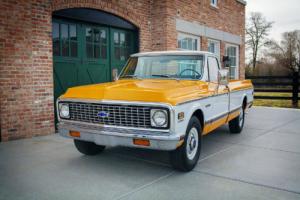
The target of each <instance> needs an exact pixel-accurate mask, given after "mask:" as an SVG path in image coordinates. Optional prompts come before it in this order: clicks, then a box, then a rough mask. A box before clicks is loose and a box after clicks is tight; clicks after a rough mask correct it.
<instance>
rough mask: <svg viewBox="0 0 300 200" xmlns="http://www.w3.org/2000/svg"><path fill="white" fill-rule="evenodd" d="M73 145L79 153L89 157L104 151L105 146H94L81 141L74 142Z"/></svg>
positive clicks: (91, 143)
mask: <svg viewBox="0 0 300 200" xmlns="http://www.w3.org/2000/svg"><path fill="white" fill-rule="evenodd" d="M74 144H75V147H76V149H77V150H78V151H79V152H80V153H82V154H84V155H89V156H93V155H97V154H99V153H101V152H102V151H103V150H104V149H105V146H101V145H96V144H95V143H93V142H86V141H82V140H74Z"/></svg>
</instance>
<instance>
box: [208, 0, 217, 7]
mask: <svg viewBox="0 0 300 200" xmlns="http://www.w3.org/2000/svg"><path fill="white" fill-rule="evenodd" d="M210 4H211V5H212V6H215V7H217V6H218V0H210Z"/></svg>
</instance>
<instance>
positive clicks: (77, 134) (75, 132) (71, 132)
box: [69, 131, 80, 138]
mask: <svg viewBox="0 0 300 200" xmlns="http://www.w3.org/2000/svg"><path fill="white" fill-rule="evenodd" d="M69 135H70V136H72V137H78V138H79V137H80V132H79V131H70V132H69Z"/></svg>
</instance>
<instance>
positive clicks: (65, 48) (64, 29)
mask: <svg viewBox="0 0 300 200" xmlns="http://www.w3.org/2000/svg"><path fill="white" fill-rule="evenodd" d="M60 28H61V36H60V37H61V42H62V45H61V46H62V52H61V54H62V56H69V29H68V25H67V24H61V25H60Z"/></svg>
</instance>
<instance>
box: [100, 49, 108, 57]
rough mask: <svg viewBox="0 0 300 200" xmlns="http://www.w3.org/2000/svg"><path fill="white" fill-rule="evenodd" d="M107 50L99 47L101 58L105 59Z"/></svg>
mask: <svg viewBox="0 0 300 200" xmlns="http://www.w3.org/2000/svg"><path fill="white" fill-rule="evenodd" d="M106 56H107V48H106V46H102V47H101V58H103V59H106V58H107V57H106Z"/></svg>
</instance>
